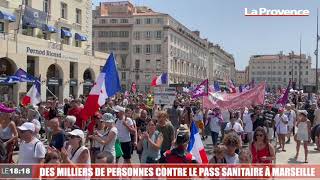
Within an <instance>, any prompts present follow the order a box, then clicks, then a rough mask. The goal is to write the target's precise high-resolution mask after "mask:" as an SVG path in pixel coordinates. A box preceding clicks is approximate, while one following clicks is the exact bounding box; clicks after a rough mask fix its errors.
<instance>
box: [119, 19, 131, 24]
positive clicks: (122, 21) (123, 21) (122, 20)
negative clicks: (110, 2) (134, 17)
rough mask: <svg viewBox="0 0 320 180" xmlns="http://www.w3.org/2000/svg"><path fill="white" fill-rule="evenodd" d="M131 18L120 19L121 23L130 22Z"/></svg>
mask: <svg viewBox="0 0 320 180" xmlns="http://www.w3.org/2000/svg"><path fill="white" fill-rule="evenodd" d="M128 22H129V20H128V19H120V23H128Z"/></svg>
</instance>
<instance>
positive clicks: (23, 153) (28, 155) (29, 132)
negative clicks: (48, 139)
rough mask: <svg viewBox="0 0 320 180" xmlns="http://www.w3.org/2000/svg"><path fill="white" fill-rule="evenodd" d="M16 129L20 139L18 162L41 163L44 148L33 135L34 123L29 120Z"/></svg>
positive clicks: (44, 152)
mask: <svg viewBox="0 0 320 180" xmlns="http://www.w3.org/2000/svg"><path fill="white" fill-rule="evenodd" d="M18 129H19V136H20V138H21V140H22V142H21V143H20V146H19V155H18V157H19V160H18V162H19V163H18V164H39V163H40V164H41V163H43V162H44V157H45V155H46V149H45V147H44V145H43V143H42V142H41V141H40V140H39V139H37V138H36V137H35V136H34V132H35V130H36V128H35V125H34V124H33V123H31V122H25V123H23V124H22V125H21V126H19V127H18Z"/></svg>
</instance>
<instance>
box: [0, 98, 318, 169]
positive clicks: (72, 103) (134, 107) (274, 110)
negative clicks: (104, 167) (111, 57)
mask: <svg viewBox="0 0 320 180" xmlns="http://www.w3.org/2000/svg"><path fill="white" fill-rule="evenodd" d="M277 98H278V97H277V96H276V95H274V94H267V95H266V97H265V99H266V100H265V104H264V105H252V106H251V107H244V108H241V109H219V108H212V109H205V108H202V104H201V101H200V100H193V99H191V98H190V97H189V96H188V95H186V94H179V95H177V98H176V100H175V101H174V103H173V105H172V106H164V105H155V104H154V102H153V97H152V95H151V94H138V95H133V94H131V95H130V94H120V93H119V94H118V95H116V96H115V97H113V98H109V99H107V102H106V104H105V105H104V106H102V107H101V108H100V110H99V111H98V112H96V113H95V115H94V116H92V117H90V118H88V117H86V116H84V114H83V108H84V103H85V100H86V99H85V97H83V96H82V97H81V98H77V99H73V98H69V99H65V100H64V101H63V103H59V101H57V100H55V99H51V100H48V101H46V102H42V103H40V104H38V105H37V106H27V107H23V106H20V105H19V106H16V105H13V104H12V103H11V104H10V103H2V105H1V107H0V111H1V113H0V140H1V141H0V142H1V143H0V145H1V146H0V150H1V151H0V155H1V157H0V161H1V162H2V163H18V164H35V163H70V164H73V163H81V164H90V163H119V160H120V159H121V158H123V162H124V163H138V162H133V161H131V159H132V155H133V154H134V155H135V154H137V156H138V157H139V161H140V163H159V162H160V163H180V162H182V163H183V162H186V163H197V161H196V160H195V158H194V157H193V156H192V154H190V153H188V152H187V150H186V149H187V145H188V142H189V138H190V125H191V123H192V122H193V121H194V122H195V123H196V125H197V126H198V128H199V131H200V133H201V135H202V140H205V139H207V138H208V136H211V140H212V144H213V146H212V150H208V149H207V150H208V151H209V152H213V155H209V157H210V161H209V163H227V164H237V163H273V162H274V161H275V158H276V155H275V153H276V151H277V149H279V150H278V152H279V153H281V152H285V151H287V150H288V149H286V144H287V143H290V141H292V139H294V141H295V142H296V156H295V158H296V159H298V158H299V156H298V155H299V150H300V145H301V144H303V147H304V154H305V157H304V162H305V163H307V162H308V151H309V150H308V144H309V143H311V142H313V143H315V144H316V148H315V150H317V151H319V153H320V108H319V106H320V101H318V99H317V97H316V96H315V95H313V96H312V95H310V94H309V95H308V94H303V93H299V92H292V93H290V98H289V100H288V102H287V104H286V105H285V107H280V106H277V105H275V101H276V99H277ZM1 108H6V110H3V109H1ZM8 110H9V111H8ZM14 151H18V160H17V161H16V162H14V160H13V153H14Z"/></svg>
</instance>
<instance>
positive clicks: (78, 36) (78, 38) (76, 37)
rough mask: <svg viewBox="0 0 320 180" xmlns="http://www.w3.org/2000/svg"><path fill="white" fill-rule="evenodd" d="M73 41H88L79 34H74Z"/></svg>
mask: <svg viewBox="0 0 320 180" xmlns="http://www.w3.org/2000/svg"><path fill="white" fill-rule="evenodd" d="M75 39H76V40H77V41H87V40H88V39H87V37H86V36H84V35H81V34H79V33H76V34H75Z"/></svg>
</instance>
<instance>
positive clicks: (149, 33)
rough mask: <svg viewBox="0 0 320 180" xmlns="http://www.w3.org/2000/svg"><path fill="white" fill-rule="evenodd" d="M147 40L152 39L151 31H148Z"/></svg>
mask: <svg viewBox="0 0 320 180" xmlns="http://www.w3.org/2000/svg"><path fill="white" fill-rule="evenodd" d="M145 33H146V39H150V38H151V31H146V32H145Z"/></svg>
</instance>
